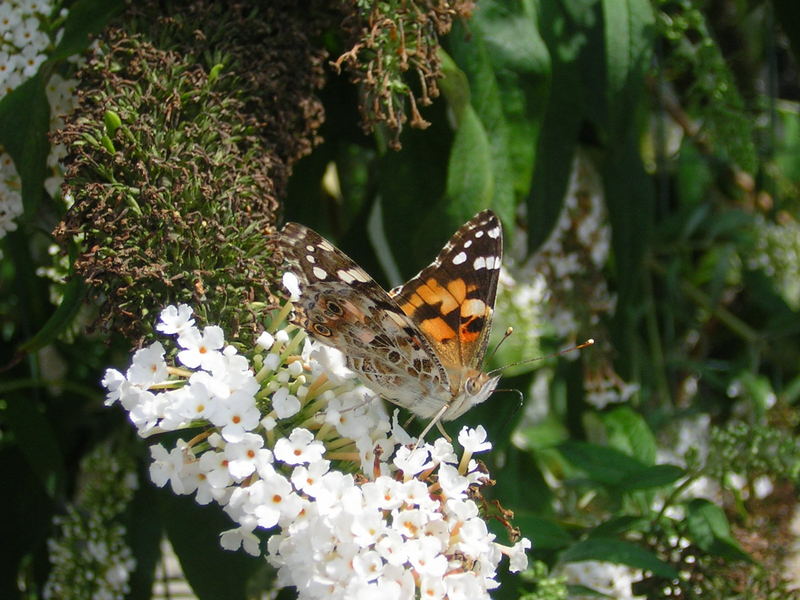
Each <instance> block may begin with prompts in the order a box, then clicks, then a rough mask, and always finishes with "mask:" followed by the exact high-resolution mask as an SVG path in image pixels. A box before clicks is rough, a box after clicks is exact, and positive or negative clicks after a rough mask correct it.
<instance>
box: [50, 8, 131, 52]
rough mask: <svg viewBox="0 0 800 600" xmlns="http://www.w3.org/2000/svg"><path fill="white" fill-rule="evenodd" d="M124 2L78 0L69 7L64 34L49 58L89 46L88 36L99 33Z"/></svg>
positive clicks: (80, 50) (78, 50) (79, 50)
mask: <svg viewBox="0 0 800 600" xmlns="http://www.w3.org/2000/svg"><path fill="white" fill-rule="evenodd" d="M124 5H125V3H124V2H123V0H78V1H77V2H75V3H74V4H73V5H72V6H70V7H69V14H68V15H67V20H66V22H65V23H64V35H63V36H62V37H61V41H60V42H59V44H58V46H57V47H56V49H55V50H54V51H53V53H52V54H51V55H50V60H61V59H64V58H67V57H69V56H72V55H73V54H77V53H78V52H82V51H83V50H85V49H86V48H88V47H89V42H90V41H91V40H90V36H91V35H92V34H96V33H100V32H101V31H102V30H103V28H105V26H106V25H107V24H108V21H109V20H110V19H111V18H112V17H113V16H114V15H115V14H116V13H117V12H119V11H121V10H122V8H123V7H124Z"/></svg>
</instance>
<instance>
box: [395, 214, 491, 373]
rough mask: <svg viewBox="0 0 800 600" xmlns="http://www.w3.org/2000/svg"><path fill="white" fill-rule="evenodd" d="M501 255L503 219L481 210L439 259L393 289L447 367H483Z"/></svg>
mask: <svg viewBox="0 0 800 600" xmlns="http://www.w3.org/2000/svg"><path fill="white" fill-rule="evenodd" d="M502 254H503V233H502V228H501V226H500V221H499V220H498V218H497V217H496V216H495V214H494V213H493V212H491V211H489V210H485V211H482V212H480V213H478V214H477V215H475V216H474V217H473V218H472V219H470V220H469V221H467V222H466V223H465V224H464V225H463V226H462V227H461V228H460V229H459V230H458V231H456V233H455V234H454V235H453V237H452V238H451V239H450V241H449V242H448V243H447V244H446V245H445V247H444V248H442V251H441V252H439V255H438V256H437V257H436V260H434V261H433V262H432V263H431V264H430V265H429V266H427V267H425V268H424V269H423V270H422V271H420V272H419V273H418V274H417V275H416V276H415V277H413V278H412V279H411V280H410V281H408V283H406V284H404V285H402V286H400V287H398V288H395V289H393V290H392V292H391V295H392V297H393V298H394V299H395V300H396V301H397V304H398V305H399V306H400V308H401V309H402V310H403V312H404V313H405V314H407V315H408V316H409V317H411V319H412V320H413V321H414V322H415V323H416V324H417V325H418V326H419V328H420V330H421V331H422V333H423V334H425V336H426V337H427V338H428V341H429V342H430V343H431V345H432V346H433V347H434V350H435V351H436V353H437V355H438V356H439V358H440V359H441V361H442V363H443V364H444V366H445V367H446V368H453V367H459V366H467V367H471V368H479V367H480V365H481V363H482V362H483V356H484V354H485V352H486V345H487V343H488V341H489V332H490V330H491V320H492V311H493V310H494V302H495V295H496V294H497V280H498V276H499V273H500V263H501V261H502Z"/></svg>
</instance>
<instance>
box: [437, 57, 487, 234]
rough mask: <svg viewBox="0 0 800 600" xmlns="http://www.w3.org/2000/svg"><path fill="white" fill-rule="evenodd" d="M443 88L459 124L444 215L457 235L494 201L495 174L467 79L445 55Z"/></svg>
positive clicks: (452, 153) (448, 172)
mask: <svg viewBox="0 0 800 600" xmlns="http://www.w3.org/2000/svg"><path fill="white" fill-rule="evenodd" d="M439 54H440V57H441V59H442V72H443V73H444V79H443V80H442V83H441V87H442V92H443V94H444V97H445V98H446V99H447V101H448V103H449V104H450V107H451V109H452V112H453V114H454V115H455V121H456V132H455V137H454V138H453V145H452V147H451V149H450V158H449V161H448V164H447V183H446V188H445V197H446V200H445V201H446V206H445V210H444V214H445V215H446V216H447V220H448V222H449V224H450V229H452V230H453V231H455V229H457V228H458V227H459V226H460V225H461V224H462V223H464V222H465V221H466V220H467V219H469V218H470V217H472V215H474V214H475V213H477V212H478V211H480V210H481V209H484V208H487V207H488V206H491V204H492V201H493V199H494V183H495V178H494V171H493V165H492V156H491V147H490V144H489V137H488V135H487V133H486V130H485V129H484V127H483V123H481V120H480V118H479V117H478V114H477V113H476V111H475V108H474V107H473V106H472V104H471V103H470V96H471V93H470V92H471V91H470V87H469V82H468V80H467V77H466V75H465V74H464V73H463V72H462V71H461V70H460V69H459V68H458V67H457V66H456V65H455V63H454V62H453V60H452V59H451V58H449V57H448V56H447V54H446V53H444V52H443V51H442V52H440V53H439Z"/></svg>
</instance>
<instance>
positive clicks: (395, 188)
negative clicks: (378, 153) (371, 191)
mask: <svg viewBox="0 0 800 600" xmlns="http://www.w3.org/2000/svg"><path fill="white" fill-rule="evenodd" d="M431 108H432V109H434V111H429V112H428V113H426V117H428V118H429V119H430V121H431V123H432V124H431V126H430V127H429V128H428V129H426V130H425V131H424V132H423V131H419V130H409V131H406V132H404V137H403V149H402V150H400V151H399V152H389V153H387V154H385V155H383V156H382V157H381V159H380V162H379V165H378V189H380V190H381V195H380V202H381V209H382V215H383V229H384V231H385V233H386V238H387V240H388V242H389V245H390V247H391V249H392V252H393V255H394V259H395V261H396V263H397V266H398V267H399V269H400V272H401V275H402V276H403V277H404V280H405V279H407V278H408V277H410V276H411V275H413V274H414V273H416V272H417V271H419V270H420V269H421V268H422V267H423V266H425V265H427V264H428V263H430V261H431V260H432V259H433V257H434V256H436V253H437V252H439V250H440V249H441V248H442V246H443V245H444V244H445V243H446V242H447V240H448V239H449V238H450V236H451V235H453V232H454V231H455V229H454V228H453V227H452V224H451V223H449V222H448V223H443V222H442V221H443V219H442V211H441V203H442V199H443V198H444V193H445V182H446V177H447V161H448V157H449V155H450V148H451V143H452V140H453V132H452V130H451V129H450V127H449V126H448V125H447V118H446V115H445V111H444V108H445V107H444V103H442V102H440V103H437V104H435V105H434V106H432V107H431ZM431 112H434V115H433V116H432V115H431V114H430V113H431ZM470 216H471V215H470ZM459 225H460V223H459ZM391 283H392V284H393V285H396V284H397V283H400V282H391Z"/></svg>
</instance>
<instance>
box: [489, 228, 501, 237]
mask: <svg viewBox="0 0 800 600" xmlns="http://www.w3.org/2000/svg"><path fill="white" fill-rule="evenodd" d="M486 235H488V236H489V237H490V238H498V237H500V228H499V227H495V228H494V229H490V230H489V231H487V232H486Z"/></svg>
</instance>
